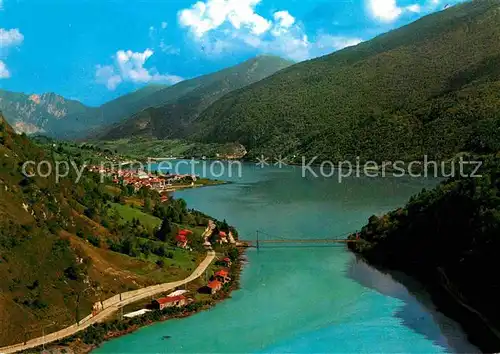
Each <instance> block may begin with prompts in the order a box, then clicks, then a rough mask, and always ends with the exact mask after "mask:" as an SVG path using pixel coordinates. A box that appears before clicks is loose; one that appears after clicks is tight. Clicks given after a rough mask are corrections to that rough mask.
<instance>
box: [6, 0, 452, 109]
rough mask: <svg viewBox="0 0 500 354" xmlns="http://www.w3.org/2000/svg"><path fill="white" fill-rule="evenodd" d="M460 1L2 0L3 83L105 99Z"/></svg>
mask: <svg viewBox="0 0 500 354" xmlns="http://www.w3.org/2000/svg"><path fill="white" fill-rule="evenodd" d="M458 1H460V0H328V1H327V0H200V1H197V0H72V1H68V0H0V88H1V89H6V90H10V91H18V92H25V93H28V94H31V93H38V94H40V93H45V92H55V93H57V94H60V95H62V96H64V97H66V98H69V99H76V100H79V101H81V102H83V103H84V104H87V105H92V106H96V105H100V104H102V103H104V102H107V101H109V100H111V99H114V98H116V97H118V96H120V95H123V94H125V93H128V92H131V91H133V90H136V89H138V88H140V87H142V86H144V85H147V84H151V83H161V84H169V85H171V84H175V83H177V82H179V81H181V80H185V79H189V78H193V77H196V76H199V75H203V74H207V73H210V72H214V71H217V70H220V69H223V68H225V67H229V66H232V65H236V64H238V63H240V62H243V61H245V60H247V59H249V58H251V57H254V56H256V55H259V54H272V55H278V56H281V57H283V58H287V59H291V60H294V61H303V60H307V59H311V58H315V57H318V56H321V55H325V54H328V53H331V52H334V51H336V50H340V49H342V48H344V47H347V46H352V45H356V44H357V43H360V42H361V41H365V40H368V39H371V38H373V37H375V36H376V35H378V34H381V33H385V32H387V31H389V30H391V29H394V28H397V27H400V26H402V25H405V24H407V23H409V22H413V21H414V20H416V19H418V18H420V17H422V16H424V15H426V14H429V13H432V12H435V11H440V10H442V9H444V8H445V7H446V6H448V5H452V4H454V3H456V2H458Z"/></svg>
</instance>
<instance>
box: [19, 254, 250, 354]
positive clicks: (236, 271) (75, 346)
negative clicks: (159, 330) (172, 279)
mask: <svg viewBox="0 0 500 354" xmlns="http://www.w3.org/2000/svg"><path fill="white" fill-rule="evenodd" d="M237 250H238V259H237V260H235V261H234V263H233V265H232V266H231V267H230V276H231V279H232V280H231V282H230V283H228V286H227V287H223V288H222V289H221V290H220V291H219V292H217V293H216V294H214V295H212V298H211V299H210V300H207V301H200V300H198V301H194V302H192V303H191V304H189V305H187V306H184V307H180V308H173V310H171V311H173V312H174V313H170V314H169V313H162V312H161V311H159V310H155V311H152V312H150V313H148V314H151V313H152V314H153V316H157V318H155V319H149V318H148V319H146V317H149V316H146V315H143V316H138V317H134V318H130V319H121V320H107V321H104V322H101V323H99V324H98V325H97V326H91V327H89V328H88V329H87V330H85V331H83V332H80V333H78V334H76V335H74V336H71V337H68V338H65V339H63V340H61V341H58V342H54V343H53V344H51V345H46V347H47V349H46V350H51V349H68V348H69V349H71V350H72V351H73V352H74V353H82V354H87V353H90V352H92V351H93V350H95V349H97V348H99V347H100V346H101V345H102V344H103V343H105V342H107V341H110V340H113V339H117V338H119V337H122V336H125V335H127V334H131V333H134V332H136V331H137V330H139V329H141V328H144V327H147V326H151V325H154V324H156V323H160V322H165V321H168V320H171V319H181V318H186V317H189V316H192V315H195V314H197V313H199V312H202V311H206V310H209V309H211V308H213V307H215V306H216V305H217V304H219V303H220V302H222V301H224V300H227V299H230V298H231V294H232V292H233V291H235V290H238V289H239V288H240V279H241V273H242V271H243V266H244V264H245V263H246V256H245V248H243V247H237ZM188 306H191V307H190V309H188V308H187V307H188ZM193 307H195V308H194V309H193ZM134 322H139V323H134ZM111 323H116V324H119V325H125V326H128V327H127V328H126V329H123V330H112V331H107V332H106V333H105V335H104V336H103V337H102V339H101V340H99V342H98V343H94V344H87V343H85V342H84V338H85V336H86V335H88V333H87V331H94V330H95V329H96V328H97V327H106V325H107V324H111ZM38 349H40V348H33V350H35V351H37V350H38ZM24 353H32V351H31V350H30V351H29V352H28V351H26V352H24Z"/></svg>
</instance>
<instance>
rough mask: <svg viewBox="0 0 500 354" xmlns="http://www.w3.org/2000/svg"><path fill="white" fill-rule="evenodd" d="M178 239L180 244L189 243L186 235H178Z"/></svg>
mask: <svg viewBox="0 0 500 354" xmlns="http://www.w3.org/2000/svg"><path fill="white" fill-rule="evenodd" d="M176 239H177V241H179V242H185V241H187V238H186V235H182V234H179V235H177V236H176Z"/></svg>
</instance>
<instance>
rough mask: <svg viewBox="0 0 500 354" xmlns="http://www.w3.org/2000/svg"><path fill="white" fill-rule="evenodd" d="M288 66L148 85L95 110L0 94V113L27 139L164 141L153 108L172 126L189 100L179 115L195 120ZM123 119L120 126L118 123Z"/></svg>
mask: <svg viewBox="0 0 500 354" xmlns="http://www.w3.org/2000/svg"><path fill="white" fill-rule="evenodd" d="M291 64H292V63H291V62H289V61H286V60H284V59H281V58H278V57H273V56H259V57H256V58H253V59H250V60H248V61H246V62H244V63H241V64H239V65H236V66H233V67H230V68H227V69H224V70H221V71H219V72H216V73H212V74H208V75H204V76H201V77H198V78H194V79H191V80H185V81H183V82H180V83H179V84H176V85H173V86H165V85H148V86H146V87H144V88H141V89H139V90H137V91H135V92H132V93H130V94H127V95H124V96H121V97H119V98H117V99H115V100H113V101H110V102H107V103H105V104H103V105H101V106H99V107H88V106H85V105H84V104H82V103H80V102H78V101H75V100H69V99H66V98H64V97H62V96H59V95H56V94H54V93H47V94H41V95H38V94H31V95H28V94H23V93H15V92H9V91H5V90H0V111H2V112H3V114H4V115H5V117H6V118H7V120H8V121H9V122H10V123H11V124H12V126H13V127H14V129H16V131H18V132H25V133H29V134H30V133H39V134H45V135H48V136H51V137H55V138H66V139H67V138H82V137H85V136H88V135H91V136H104V137H115V136H122V135H130V136H133V135H144V134H147V133H149V134H150V135H156V134H158V136H160V135H161V137H164V136H166V135H168V134H167V133H163V131H164V129H163V128H164V124H163V123H162V122H160V121H159V120H160V119H157V117H159V115H160V112H161V113H163V111H164V110H165V109H163V108H162V110H161V111H158V112H156V111H155V107H157V106H162V107H171V108H170V109H171V110H173V111H175V113H176V115H175V117H171V116H167V115H168V112H165V116H161V120H165V121H172V120H175V119H176V117H177V116H178V114H177V113H178V112H177V111H178V109H177V108H176V107H177V106H178V105H179V103H180V104H185V103H186V102H187V101H188V100H190V109H191V111H190V112H189V113H185V114H184V115H196V112H201V111H202V110H203V109H204V108H206V107H207V106H208V105H210V104H211V103H212V102H214V101H215V100H216V99H217V98H219V97H221V96H222V95H224V94H226V93H228V92H230V91H232V90H236V89H238V88H241V87H243V86H246V85H248V84H251V83H253V82H256V81H259V80H261V79H263V78H265V77H267V76H269V75H271V74H273V73H274V72H276V71H278V70H281V69H283V68H285V67H287V66H289V65H291ZM194 101H196V102H194ZM194 106H196V107H194ZM143 110H146V111H144V112H143ZM149 112H154V114H151V117H154V118H145V116H149ZM127 118H129V119H128V120H127ZM189 119H193V118H186V117H183V118H182V119H179V122H178V123H176V124H177V125H178V126H182V125H185V124H188V123H189ZM124 120H125V121H126V123H125V124H123V125H120V124H118V123H119V122H121V121H124ZM146 121H147V122H146ZM160 133H162V134H160Z"/></svg>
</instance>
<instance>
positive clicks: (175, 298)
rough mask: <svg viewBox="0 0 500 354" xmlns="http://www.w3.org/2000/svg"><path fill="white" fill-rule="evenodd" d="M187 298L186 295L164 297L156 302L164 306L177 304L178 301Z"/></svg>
mask: <svg viewBox="0 0 500 354" xmlns="http://www.w3.org/2000/svg"><path fill="white" fill-rule="evenodd" d="M185 298H186V297H185V296H184V295H177V296H166V297H162V298H159V299H156V300H155V301H156V302H157V303H159V304H161V305H163V304H169V303H171V302H176V301H179V300H183V299H185Z"/></svg>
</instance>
